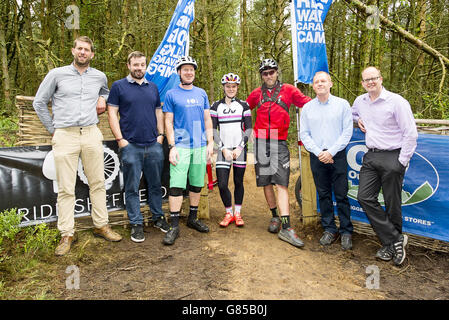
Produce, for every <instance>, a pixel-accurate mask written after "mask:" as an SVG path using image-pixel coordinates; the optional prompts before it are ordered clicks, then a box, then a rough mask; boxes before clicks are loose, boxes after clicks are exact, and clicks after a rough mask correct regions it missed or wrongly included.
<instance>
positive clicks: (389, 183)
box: [357, 149, 405, 246]
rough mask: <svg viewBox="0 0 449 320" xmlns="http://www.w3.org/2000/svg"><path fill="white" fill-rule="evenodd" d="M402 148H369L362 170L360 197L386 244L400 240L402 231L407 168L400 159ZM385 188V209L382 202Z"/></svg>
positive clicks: (370, 219)
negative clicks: (404, 184)
mask: <svg viewBox="0 0 449 320" xmlns="http://www.w3.org/2000/svg"><path fill="white" fill-rule="evenodd" d="M399 152H400V150H399V149H398V150H393V151H380V152H373V151H368V152H367V153H366V154H365V155H364V157H363V163H362V168H361V169H360V177H359V191H358V194H357V200H358V201H359V203H360V204H361V206H362V208H363V210H364V211H365V213H366V216H367V217H368V220H369V221H370V223H371V226H372V227H373V229H374V232H375V233H376V234H377V236H378V237H379V239H380V241H381V242H382V245H384V246H385V245H390V244H392V243H393V242H396V241H397V240H398V238H399V235H400V234H401V233H402V210H401V204H402V200H401V199H402V196H401V194H402V182H403V181H404V174H405V167H404V166H403V165H402V164H401V163H400V162H399V160H398V157H399ZM381 188H382V193H383V198H384V202H385V210H384V209H383V208H382V206H381V204H380V203H379V199H378V197H379V192H380V189H381Z"/></svg>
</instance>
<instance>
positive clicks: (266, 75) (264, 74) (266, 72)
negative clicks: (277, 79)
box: [262, 70, 276, 77]
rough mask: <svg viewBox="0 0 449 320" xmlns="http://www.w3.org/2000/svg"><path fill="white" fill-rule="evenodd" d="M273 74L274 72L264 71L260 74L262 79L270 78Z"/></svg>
mask: <svg viewBox="0 0 449 320" xmlns="http://www.w3.org/2000/svg"><path fill="white" fill-rule="evenodd" d="M275 72H276V70H270V71H264V72H262V77H268V76H272V75H273V74H274V73H275Z"/></svg>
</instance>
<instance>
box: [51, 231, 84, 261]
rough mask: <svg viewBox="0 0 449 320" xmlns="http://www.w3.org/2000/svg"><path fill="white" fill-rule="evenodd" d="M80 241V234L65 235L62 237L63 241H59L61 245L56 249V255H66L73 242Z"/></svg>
mask: <svg viewBox="0 0 449 320" xmlns="http://www.w3.org/2000/svg"><path fill="white" fill-rule="evenodd" d="M76 241H78V235H77V234H76V233H75V234H74V235H73V236H64V237H62V238H61V241H59V245H58V246H57V247H56V249H55V255H57V256H63V255H66V254H67V253H68V252H69V251H70V248H71V247H72V244H73V243H75V242H76Z"/></svg>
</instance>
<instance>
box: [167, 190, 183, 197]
mask: <svg viewBox="0 0 449 320" xmlns="http://www.w3.org/2000/svg"><path fill="white" fill-rule="evenodd" d="M183 191H184V189H183V188H170V192H169V195H170V196H172V197H179V196H182V195H183V194H182V192H183Z"/></svg>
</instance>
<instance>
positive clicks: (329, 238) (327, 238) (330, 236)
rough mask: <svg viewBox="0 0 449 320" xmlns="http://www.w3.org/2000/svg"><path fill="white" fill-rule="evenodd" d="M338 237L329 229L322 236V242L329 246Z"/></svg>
mask: <svg viewBox="0 0 449 320" xmlns="http://www.w3.org/2000/svg"><path fill="white" fill-rule="evenodd" d="M336 239H337V236H336V234H335V233H331V232H329V231H324V233H323V235H322V236H321V238H320V244H321V245H322V246H329V245H331V244H332V242H334V241H335V240H336Z"/></svg>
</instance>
